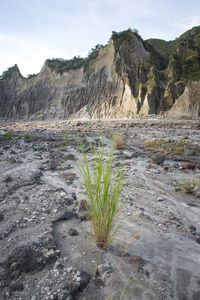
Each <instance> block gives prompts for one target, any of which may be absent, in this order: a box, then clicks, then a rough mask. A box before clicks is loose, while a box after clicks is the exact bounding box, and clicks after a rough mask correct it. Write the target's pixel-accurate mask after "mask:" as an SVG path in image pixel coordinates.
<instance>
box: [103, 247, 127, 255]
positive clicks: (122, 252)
mask: <svg viewBox="0 0 200 300" xmlns="http://www.w3.org/2000/svg"><path fill="white" fill-rule="evenodd" d="M108 249H109V250H110V251H111V252H112V253H113V254H114V255H116V256H119V257H129V256H130V254H129V253H128V252H127V249H126V248H125V247H123V246H114V245H110V247H109V248H108Z"/></svg>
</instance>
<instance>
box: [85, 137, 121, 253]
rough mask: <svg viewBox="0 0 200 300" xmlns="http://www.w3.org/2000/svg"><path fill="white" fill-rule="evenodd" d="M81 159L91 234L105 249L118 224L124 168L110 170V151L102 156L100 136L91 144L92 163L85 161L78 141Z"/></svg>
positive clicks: (111, 159)
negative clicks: (99, 142) (96, 141)
mask: <svg viewBox="0 0 200 300" xmlns="http://www.w3.org/2000/svg"><path fill="white" fill-rule="evenodd" d="M79 142H80V145H81V151H82V157H83V163H82V166H81V174H82V179H83V186H84V188H85V190H86V192H87V195H88V200H89V204H88V205H87V210H88V215H89V221H90V224H91V228H92V237H93V238H94V240H95V242H96V244H97V246H98V247H100V248H103V249H106V248H107V247H108V246H109V245H110V243H111V242H112V241H113V239H114V237H115V235H116V233H117V231H118V228H119V226H118V225H117V224H116V216H117V214H118V212H119V204H120V198H121V194H122V191H123V188H124V171H123V170H118V171H117V172H116V173H115V174H114V172H113V151H111V153H110V154H109V156H108V157H107V158H105V154H104V144H103V140H102V142H101V145H100V144H99V146H98V147H97V149H96V148H95V147H93V148H92V153H93V155H92V164H91V165H90V164H89V162H88V158H87V155H86V151H85V146H84V144H83V143H82V142H81V141H80V139H79Z"/></svg>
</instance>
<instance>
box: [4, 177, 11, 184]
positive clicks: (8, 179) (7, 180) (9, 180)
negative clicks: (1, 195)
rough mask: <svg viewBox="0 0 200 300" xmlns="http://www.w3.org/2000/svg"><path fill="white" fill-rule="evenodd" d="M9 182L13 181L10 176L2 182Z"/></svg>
mask: <svg viewBox="0 0 200 300" xmlns="http://www.w3.org/2000/svg"><path fill="white" fill-rule="evenodd" d="M11 181H13V178H12V177H11V176H7V177H6V178H5V179H4V182H5V183H9V182H11Z"/></svg>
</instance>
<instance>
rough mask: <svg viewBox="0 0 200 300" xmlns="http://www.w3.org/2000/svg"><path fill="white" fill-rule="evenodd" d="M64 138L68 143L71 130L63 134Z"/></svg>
mask: <svg viewBox="0 0 200 300" xmlns="http://www.w3.org/2000/svg"><path fill="white" fill-rule="evenodd" d="M63 139H64V141H65V143H66V144H67V143H68V139H69V131H66V132H65V134H64V136H63Z"/></svg>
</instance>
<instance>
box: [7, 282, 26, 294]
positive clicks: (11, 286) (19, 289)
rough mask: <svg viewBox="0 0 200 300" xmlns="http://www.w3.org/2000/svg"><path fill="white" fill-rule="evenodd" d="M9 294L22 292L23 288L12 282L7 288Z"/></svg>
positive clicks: (18, 283)
mask: <svg viewBox="0 0 200 300" xmlns="http://www.w3.org/2000/svg"><path fill="white" fill-rule="evenodd" d="M9 288H10V291H11V292H15V291H23V289H24V287H23V285H22V284H21V282H13V283H11V284H10V286H9Z"/></svg>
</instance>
